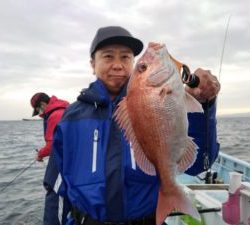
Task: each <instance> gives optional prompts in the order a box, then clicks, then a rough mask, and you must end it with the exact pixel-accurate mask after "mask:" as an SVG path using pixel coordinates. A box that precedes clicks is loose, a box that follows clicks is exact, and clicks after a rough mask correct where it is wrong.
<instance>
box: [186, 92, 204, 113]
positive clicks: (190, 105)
mask: <svg viewBox="0 0 250 225" xmlns="http://www.w3.org/2000/svg"><path fill="white" fill-rule="evenodd" d="M185 93H186V107H187V112H200V113H203V112H204V111H203V108H202V106H201V104H200V103H199V102H198V101H197V100H196V99H195V98H194V97H193V96H192V95H190V94H189V93H187V92H185Z"/></svg>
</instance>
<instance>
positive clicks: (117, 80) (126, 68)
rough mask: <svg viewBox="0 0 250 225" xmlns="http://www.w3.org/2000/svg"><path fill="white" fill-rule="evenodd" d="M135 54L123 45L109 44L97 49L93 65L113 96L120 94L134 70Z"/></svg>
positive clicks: (92, 61)
mask: <svg viewBox="0 0 250 225" xmlns="http://www.w3.org/2000/svg"><path fill="white" fill-rule="evenodd" d="M133 62H134V55H133V52H132V50H131V49H130V48H128V47H126V46H123V45H118V44H115V45H107V46H105V47H103V48H100V49H98V50H97V51H96V53H95V55H94V58H93V59H92V60H91V65H92V68H93V70H94V73H95V74H96V76H97V78H99V79H100V80H102V81H103V82H104V84H105V85H106V87H107V89H108V91H109V92H110V94H111V96H112V97H115V96H117V95H118V94H119V92H120V90H121V88H122V86H123V85H124V84H125V82H126V81H127V80H128V78H129V76H130V75H131V73H132V70H133Z"/></svg>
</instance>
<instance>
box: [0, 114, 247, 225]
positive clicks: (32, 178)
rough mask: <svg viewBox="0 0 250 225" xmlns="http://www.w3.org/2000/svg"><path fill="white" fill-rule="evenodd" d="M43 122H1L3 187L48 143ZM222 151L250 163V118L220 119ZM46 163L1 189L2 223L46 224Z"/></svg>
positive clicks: (0, 208) (219, 129)
mask: <svg viewBox="0 0 250 225" xmlns="http://www.w3.org/2000/svg"><path fill="white" fill-rule="evenodd" d="M42 126H43V125H42V121H0V189H1V190H2V188H4V187H5V186H6V185H7V184H8V183H9V182H10V181H11V180H12V179H13V178H14V177H15V176H16V175H17V174H18V173H20V171H22V170H23V169H24V168H26V167H27V166H28V165H30V164H31V163H32V162H33V160H34V158H35V155H36V151H35V150H36V149H38V148H40V147H42V146H43V144H44V140H43V128H42ZM218 141H219V142H220V144H221V151H223V152H225V153H228V154H229V155H232V156H235V157H237V158H239V159H242V160H245V161H248V162H250V117H232V118H230V117H227V118H222V117H221V118H220V117H219V118H218ZM46 163H47V160H45V162H36V163H34V164H33V165H32V166H31V167H30V168H28V169H27V170H26V171H25V172H24V173H23V174H22V175H21V176H19V177H18V178H17V179H16V180H15V181H14V182H13V183H12V184H11V185H10V186H8V188H6V189H5V190H4V191H1V192H0V224H1V225H42V217H43V208H44V195H45V191H44V189H43V186H42V182H43V176H44V171H45V168H46Z"/></svg>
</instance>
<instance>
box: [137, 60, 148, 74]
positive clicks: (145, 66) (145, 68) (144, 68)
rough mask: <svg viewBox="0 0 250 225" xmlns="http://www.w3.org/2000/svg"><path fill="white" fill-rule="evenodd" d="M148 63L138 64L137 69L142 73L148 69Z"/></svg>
mask: <svg viewBox="0 0 250 225" xmlns="http://www.w3.org/2000/svg"><path fill="white" fill-rule="evenodd" d="M147 67H148V66H147V64H146V63H144V62H143V63H139V64H138V65H137V70H138V71H139V72H140V73H143V72H144V71H146V70H147Z"/></svg>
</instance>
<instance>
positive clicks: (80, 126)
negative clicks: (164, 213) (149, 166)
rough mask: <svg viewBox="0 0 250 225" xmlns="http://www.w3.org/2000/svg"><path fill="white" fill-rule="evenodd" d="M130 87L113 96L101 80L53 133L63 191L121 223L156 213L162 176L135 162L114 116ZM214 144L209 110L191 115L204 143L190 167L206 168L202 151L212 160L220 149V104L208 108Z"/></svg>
mask: <svg viewBox="0 0 250 225" xmlns="http://www.w3.org/2000/svg"><path fill="white" fill-rule="evenodd" d="M125 94H126V87H124V89H123V90H122V91H121V93H120V95H119V96H118V97H117V98H116V99H115V100H114V101H111V100H110V98H109V94H108V92H107V90H106V88H105V86H104V84H103V83H102V82H101V81H100V80H97V81H96V82H94V83H92V84H90V87H89V88H88V89H85V90H83V91H82V93H81V95H80V96H79V97H78V100H77V101H76V102H75V103H73V104H72V105H70V106H69V107H68V109H67V110H66V111H65V113H64V116H63V118H62V120H61V122H60V123H59V124H58V126H57V129H56V132H55V135H54V146H53V147H54V150H53V151H54V156H55V160H56V162H57V165H58V167H59V171H60V173H61V175H62V179H63V184H62V186H61V194H62V195H67V197H68V198H69V200H70V202H71V204H72V205H73V206H74V207H76V208H78V209H79V210H80V211H82V212H84V213H87V214H89V215H90V216H91V217H92V218H94V219H97V220H100V221H114V222H117V221H118V222H122V221H126V220H130V219H135V218H141V217H144V216H146V215H149V214H150V213H152V212H154V211H155V209H156V205H157V196H158V190H159V178H158V177H157V176H149V175H147V174H145V173H143V172H142V171H141V170H140V169H139V168H138V167H137V166H136V164H135V162H134V158H133V154H131V149H130V145H129V143H128V142H127V141H126V140H125V138H124V136H123V133H122V132H121V130H120V129H119V128H118V126H117V124H116V123H115V122H114V120H113V117H112V115H113V112H114V109H115V107H116V105H117V103H118V102H119V101H120V100H121V98H122V97H123V96H125ZM208 115H209V134H208V135H209V149H206V148H205V144H206V143H205V141H204V140H206V135H207V134H206V131H205V126H204V124H205V122H206V120H205V117H204V114H198V113H194V114H192V115H189V123H190V127H189V132H190V135H191V136H192V137H194V138H195V142H196V143H197V144H198V145H199V153H198V160H197V163H195V164H194V166H193V167H192V168H190V169H189V170H188V171H187V172H188V173H189V174H192V175H195V174H198V173H200V172H202V171H203V170H204V167H203V165H202V162H203V160H202V157H203V153H204V152H206V151H209V158H210V164H212V163H213V161H214V160H215V158H216V157H217V154H218V150H219V148H218V144H217V142H216V120H215V106H214V105H213V106H211V107H210V108H209V110H208Z"/></svg>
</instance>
